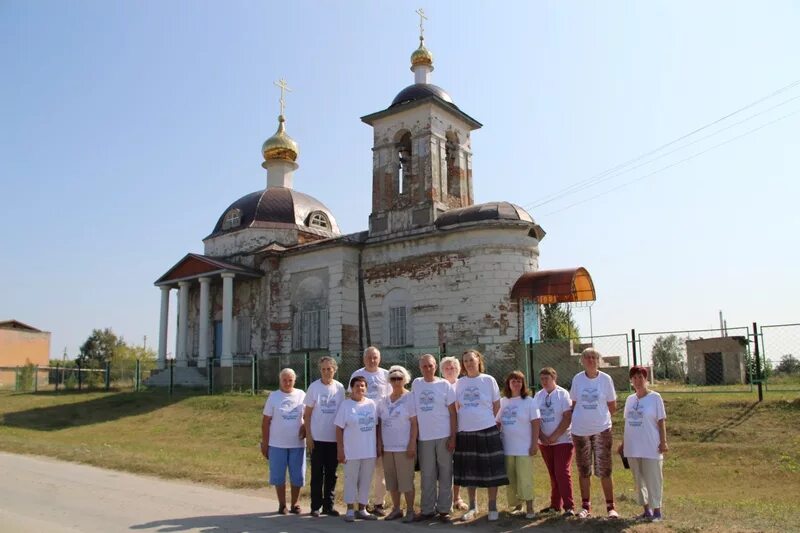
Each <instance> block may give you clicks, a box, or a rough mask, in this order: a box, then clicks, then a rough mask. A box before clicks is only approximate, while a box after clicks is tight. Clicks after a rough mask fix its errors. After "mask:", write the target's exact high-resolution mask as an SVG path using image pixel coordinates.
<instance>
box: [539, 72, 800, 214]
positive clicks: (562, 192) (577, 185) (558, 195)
mask: <svg viewBox="0 0 800 533" xmlns="http://www.w3.org/2000/svg"><path fill="white" fill-rule="evenodd" d="M798 85H800V80H796V81H793V82H792V83H790V84H788V85H785V86H784V87H781V88H780V89H777V90H775V91H773V92H772V93H770V94H768V95H766V96H763V97H761V98H759V99H757V100H754V101H753V102H750V103H749V104H747V105H745V106H743V107H740V108H739V109H736V110H735V111H732V112H731V113H728V114H727V115H725V116H723V117H720V118H718V119H716V120H714V121H712V122H709V123H708V124H705V125H703V126H700V127H699V128H696V129H694V130H692V131H690V132H689V133H686V134H684V135H681V136H680V137H678V138H676V139H673V140H672V141H670V142H668V143H666V144H662V145H661V146H659V147H658V148H655V149H653V150H650V151H649V152H646V153H644V154H641V155H638V156H636V157H634V158H633V159H629V160H628V161H625V162H624V163H620V164H618V165H616V166H614V167H612V168H609V169H607V170H605V171H603V172H601V173H600V174H596V175H594V176H592V177H590V178H587V179H585V180H582V181H579V182H577V183H573V184H572V185H570V186H568V187H566V188H564V189H562V190H560V191H557V192H555V193H553V194H551V195H549V196H545V197H544V198H543V199H542V200H541V201H538V202H532V203H530V204H528V205H526V206H524V208H525V209H534V208H536V207H539V206H542V205H545V204H547V203H550V202H552V201H553V200H556V199H558V198H561V197H563V196H565V195H567V194H569V193H571V192H573V191H574V190H577V189H580V188H586V187H585V186H586V185H587V184H589V183H591V182H593V181H595V180H598V179H602V178H604V177H605V176H606V175H608V174H610V173H613V172H616V171H618V170H620V169H623V168H625V167H627V166H628V165H631V164H633V163H636V162H637V161H640V160H641V159H644V158H645V157H648V156H650V155H653V154H655V153H657V152H659V151H661V150H663V149H664V148H668V147H670V146H672V145H673V144H675V143H678V142H680V141H682V140H684V139H686V138H688V137H691V136H692V135H694V134H696V133H699V132H701V131H703V130H705V129H708V128H710V127H712V126H714V125H716V124H719V123H720V122H722V121H724V120H726V119H728V118H730V117H732V116H734V115H737V114H739V113H741V112H743V111H746V110H748V109H750V108H751V107H754V106H756V105H758V104H760V103H761V102H764V101H765V100H768V99H770V98H774V97H775V96H777V95H779V94H782V93H784V92H786V91H788V90H790V89H792V88H794V87H796V86H798ZM755 116H757V115H755ZM720 131H723V130H720Z"/></svg>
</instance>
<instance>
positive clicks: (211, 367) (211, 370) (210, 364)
mask: <svg viewBox="0 0 800 533" xmlns="http://www.w3.org/2000/svg"><path fill="white" fill-rule="evenodd" d="M207 368H208V394H209V395H210V396H213V395H214V358H213V357H209V358H208V367H207Z"/></svg>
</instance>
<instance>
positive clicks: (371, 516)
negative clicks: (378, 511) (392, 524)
mask: <svg viewBox="0 0 800 533" xmlns="http://www.w3.org/2000/svg"><path fill="white" fill-rule="evenodd" d="M356 518H360V519H361V520H377V519H378V517H377V516H375V515H374V514H370V513H368V512H367V510H366V509H359V510H358V511H356Z"/></svg>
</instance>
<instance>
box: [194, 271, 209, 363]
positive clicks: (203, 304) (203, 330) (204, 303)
mask: <svg viewBox="0 0 800 533" xmlns="http://www.w3.org/2000/svg"><path fill="white" fill-rule="evenodd" d="M210 285H211V278H200V317H199V318H200V320H199V323H200V350H199V351H200V353H199V354H198V355H199V357H198V361H197V366H200V367H203V366H206V361H207V359H208V356H209V353H208V321H209V294H210V291H209V289H210Z"/></svg>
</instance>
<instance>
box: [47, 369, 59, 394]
mask: <svg viewBox="0 0 800 533" xmlns="http://www.w3.org/2000/svg"><path fill="white" fill-rule="evenodd" d="M47 383H48V384H50V372H48V373H47ZM56 392H58V362H56Z"/></svg>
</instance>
